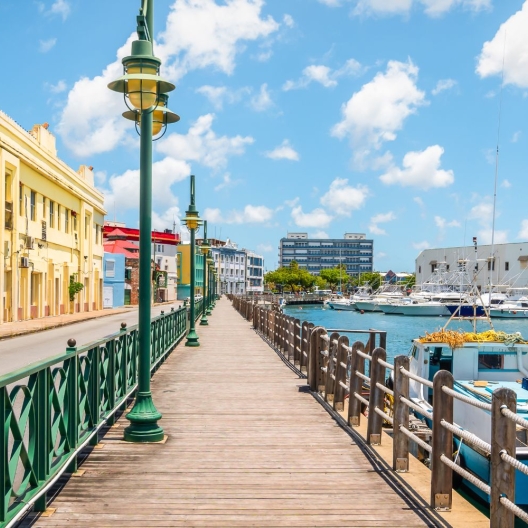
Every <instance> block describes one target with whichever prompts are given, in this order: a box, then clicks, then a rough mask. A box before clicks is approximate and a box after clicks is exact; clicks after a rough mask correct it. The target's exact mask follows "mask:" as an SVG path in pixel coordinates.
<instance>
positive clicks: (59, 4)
mask: <svg viewBox="0 0 528 528" xmlns="http://www.w3.org/2000/svg"><path fill="white" fill-rule="evenodd" d="M70 13H71V6H70V4H69V2H67V1H66V0H55V2H53V4H52V6H51V8H50V14H52V15H59V16H61V17H62V20H66V19H67V18H68V16H69V15H70Z"/></svg>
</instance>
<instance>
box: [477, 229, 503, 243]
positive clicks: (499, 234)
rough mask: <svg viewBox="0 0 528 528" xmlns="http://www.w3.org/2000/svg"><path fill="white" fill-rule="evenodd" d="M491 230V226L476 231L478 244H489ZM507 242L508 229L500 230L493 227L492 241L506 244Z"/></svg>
mask: <svg viewBox="0 0 528 528" xmlns="http://www.w3.org/2000/svg"><path fill="white" fill-rule="evenodd" d="M492 234H493V231H492V229H491V227H489V228H485V229H480V230H479V231H478V232H477V235H478V241H479V244H491V238H492ZM507 242H508V231H501V230H497V229H495V233H494V234H493V243H494V244H506V243H507Z"/></svg>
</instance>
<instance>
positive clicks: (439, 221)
mask: <svg viewBox="0 0 528 528" xmlns="http://www.w3.org/2000/svg"><path fill="white" fill-rule="evenodd" d="M434 221H435V224H436V227H438V228H439V229H442V230H443V229H446V228H447V227H460V222H459V221H458V220H451V222H448V221H447V220H446V219H445V218H442V217H441V216H435V217H434Z"/></svg>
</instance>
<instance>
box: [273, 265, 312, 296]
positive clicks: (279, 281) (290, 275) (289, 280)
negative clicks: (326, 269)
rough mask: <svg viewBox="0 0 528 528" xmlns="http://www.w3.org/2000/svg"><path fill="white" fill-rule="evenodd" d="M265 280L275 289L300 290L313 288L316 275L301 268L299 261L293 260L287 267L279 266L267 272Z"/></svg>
mask: <svg viewBox="0 0 528 528" xmlns="http://www.w3.org/2000/svg"><path fill="white" fill-rule="evenodd" d="M264 282H265V283H266V284H268V285H269V286H270V287H274V288H275V290H277V289H278V290H281V289H282V290H283V291H284V290H287V291H298V290H299V289H308V288H311V287H312V286H313V285H314V283H315V277H314V276H313V275H312V274H311V273H310V272H308V271H307V270H305V269H303V268H300V267H299V264H298V263H297V262H295V261H292V262H291V263H290V265H289V266H288V267H287V268H278V269H276V270H274V271H270V272H268V273H266V275H264Z"/></svg>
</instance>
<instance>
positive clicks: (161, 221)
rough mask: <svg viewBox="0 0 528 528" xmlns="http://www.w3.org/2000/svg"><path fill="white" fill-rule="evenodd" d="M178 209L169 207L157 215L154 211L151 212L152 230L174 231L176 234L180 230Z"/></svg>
mask: <svg viewBox="0 0 528 528" xmlns="http://www.w3.org/2000/svg"><path fill="white" fill-rule="evenodd" d="M181 214H182V213H181V211H180V208H179V207H178V206H177V205H174V206H172V207H169V208H168V209H167V210H166V211H164V212H163V213H161V214H158V213H157V212H156V211H153V212H152V229H154V230H156V231H163V230H164V229H171V230H172V229H173V228H175V229H176V232H178V231H180V230H181V223H180V216H181ZM175 224H176V225H175Z"/></svg>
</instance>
